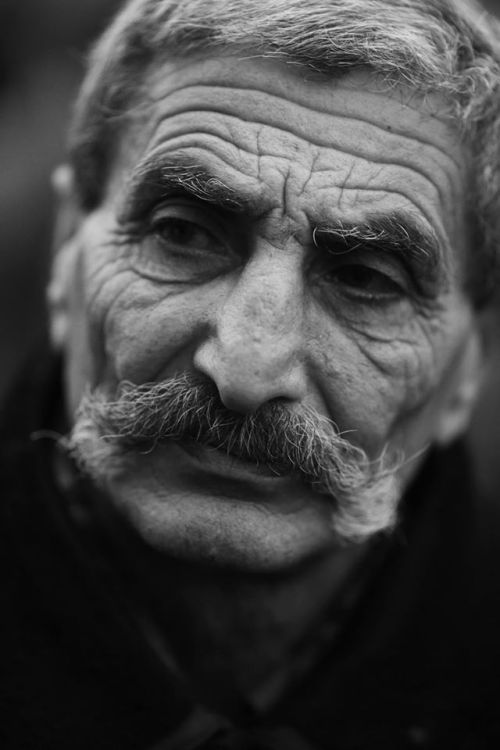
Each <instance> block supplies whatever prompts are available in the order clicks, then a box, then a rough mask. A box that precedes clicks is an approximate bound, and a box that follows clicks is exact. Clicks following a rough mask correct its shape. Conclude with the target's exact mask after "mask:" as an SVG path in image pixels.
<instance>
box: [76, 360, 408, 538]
mask: <svg viewBox="0 0 500 750" xmlns="http://www.w3.org/2000/svg"><path fill="white" fill-rule="evenodd" d="M343 434H346V433H340V431H339V430H338V428H337V427H336V425H335V423H334V422H332V421H331V420H329V419H327V418H326V417H324V416H322V415H320V414H319V413H318V412H317V411H315V410H314V409H312V408H310V407H308V406H304V405H299V406H294V407H293V408H292V407H290V406H289V405H287V404H285V402H283V401H280V400H274V401H272V402H269V403H267V404H264V405H263V406H261V407H260V408H259V409H258V410H257V411H256V412H254V413H252V414H241V413H239V412H235V411H231V410H229V409H227V408H226V407H225V406H224V404H223V403H222V401H221V399H220V397H219V393H218V391H217V388H216V386H215V384H214V383H212V381H210V380H209V379H208V378H206V377H204V376H202V375H198V374H196V373H182V374H179V375H176V376H174V377H172V378H169V379H168V380H164V381H162V382H155V383H144V384H140V385H136V384H133V383H129V382H126V381H125V382H122V383H121V384H120V385H119V386H118V388H117V390H116V392H115V393H114V394H113V395H112V396H111V397H110V396H109V395H107V394H106V393H105V392H104V391H102V390H100V389H96V390H94V391H89V392H87V393H86V394H85V395H84V397H83V399H82V401H81V404H80V407H79V409H78V412H77V415H76V421H75V425H74V428H73V430H72V432H71V434H70V435H69V437H67V438H65V440H64V447H65V448H66V449H67V450H68V451H69V453H70V454H71V455H72V457H73V458H74V459H75V460H76V462H77V464H78V465H79V466H80V468H81V469H82V470H83V471H84V473H87V474H90V476H91V477H92V478H93V479H95V480H96V481H98V482H100V481H102V479H103V475H105V473H106V470H107V468H109V466H108V467H107V464H109V463H110V462H111V461H112V460H115V461H116V458H117V457H119V458H122V459H124V460H125V458H126V455H127V452H129V451H131V450H142V451H152V450H154V448H155V447H156V446H157V445H158V444H161V443H165V442H167V441H170V440H174V441H181V442H186V441H194V442H196V443H198V444H199V445H201V446H204V447H207V448H210V449H214V450H218V451H222V452H224V453H226V454H227V455H229V456H234V457H237V458H239V459H242V460H245V461H249V462H252V463H254V464H256V465H261V466H265V467H266V468H268V469H270V470H271V471H272V472H274V473H275V474H277V475H279V476H283V475H290V474H295V475H298V476H300V478H301V479H302V480H303V481H304V482H305V483H306V484H308V485H310V486H311V487H312V488H313V489H314V490H315V491H316V492H318V493H320V494H323V495H328V496H330V498H331V499H332V506H333V507H332V524H333V526H334V528H335V531H336V532H337V533H338V535H339V536H341V537H342V538H344V539H346V540H348V541H362V540H364V539H366V538H367V537H368V536H371V535H372V534H374V533H376V532H379V531H381V530H387V529H390V528H392V527H393V525H394V523H395V517H396V506H397V502H398V500H399V495H400V490H399V485H398V482H397V479H396V469H397V466H396V465H393V466H391V465H390V464H389V462H388V460H387V456H386V455H385V454H382V456H380V457H379V458H378V459H377V460H375V461H372V460H370V459H369V457H368V455H367V454H366V452H365V451H364V450H363V449H362V448H360V447H359V446H356V445H354V444H353V443H351V442H350V441H349V440H347V439H346V438H345V437H343Z"/></svg>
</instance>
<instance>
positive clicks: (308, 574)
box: [157, 547, 365, 712]
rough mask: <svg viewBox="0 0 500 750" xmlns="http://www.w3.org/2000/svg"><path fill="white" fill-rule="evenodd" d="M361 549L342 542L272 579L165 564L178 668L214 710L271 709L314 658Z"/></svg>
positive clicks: (166, 613) (163, 609) (163, 585)
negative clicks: (330, 612) (331, 609)
mask: <svg viewBox="0 0 500 750" xmlns="http://www.w3.org/2000/svg"><path fill="white" fill-rule="evenodd" d="M364 554H365V549H364V548H361V547H351V548H344V549H341V550H340V551H339V550H336V551H335V553H331V554H330V555H329V556H325V557H323V558H322V559H320V560H315V561H313V562H310V563H309V564H308V565H307V566H304V568H303V569H301V570H300V571H298V572H297V571H295V572H294V573H289V574H288V575H273V576H272V577H271V576H263V575H259V576H250V575H243V574H237V573H228V572H227V571H215V570H210V571H207V570H206V568H205V567H203V568H202V569H197V568H196V566H189V567H188V566H184V565H179V564H178V563H177V562H176V563H173V562H171V563H170V564H168V565H166V566H165V567H164V569H163V570H162V571H161V573H160V581H159V588H158V589H157V590H159V591H160V592H166V593H164V595H163V594H162V593H160V596H161V604H160V605H159V609H160V617H161V621H162V622H163V623H167V624H166V627H165V630H166V636H167V639H168V641H169V644H170V647H171V649H172V651H173V653H174V654H175V657H176V661H177V665H178V668H179V669H180V671H181V673H182V674H183V675H184V677H185V678H186V679H187V680H188V681H189V682H190V683H191V685H193V686H195V691H196V692H197V694H198V695H199V696H200V698H201V699H202V700H203V701H204V702H206V703H208V704H209V705H210V706H211V707H212V708H214V709H216V710H219V711H223V712H224V711H227V710H231V709H232V708H233V707H234V708H235V710H237V705H236V704H237V703H238V702H240V703H243V702H245V703H247V704H248V703H250V704H252V705H253V706H254V707H255V708H266V707H267V705H269V704H270V703H272V702H273V701H274V700H275V699H277V698H278V697H279V694H280V693H281V691H282V690H283V689H284V688H285V687H287V686H288V684H289V683H290V682H293V680H294V678H297V677H298V676H300V674H301V672H302V671H303V669H306V668H307V666H308V664H309V663H310V662H311V661H312V660H314V657H315V655H316V654H317V650H318V647H319V646H320V644H321V643H322V639H324V637H325V636H327V633H325V632H322V625H323V624H324V619H325V611H326V609H327V608H328V607H329V606H330V605H331V604H332V600H333V601H334V600H335V597H338V596H339V594H340V592H341V590H342V588H343V585H344V583H345V582H346V581H347V580H348V579H349V577H350V574H351V573H352V572H353V571H354V570H355V569H356V567H357V563H358V561H359V560H360V558H361V557H362V556H363V555H364Z"/></svg>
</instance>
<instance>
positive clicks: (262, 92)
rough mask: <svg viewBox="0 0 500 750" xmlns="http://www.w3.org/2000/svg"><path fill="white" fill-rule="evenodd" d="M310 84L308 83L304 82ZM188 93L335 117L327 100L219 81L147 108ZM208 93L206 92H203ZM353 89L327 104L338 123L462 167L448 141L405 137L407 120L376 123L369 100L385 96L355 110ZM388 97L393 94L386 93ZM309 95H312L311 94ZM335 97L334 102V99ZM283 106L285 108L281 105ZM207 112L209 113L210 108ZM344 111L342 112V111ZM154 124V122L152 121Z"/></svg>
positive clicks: (179, 89)
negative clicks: (261, 100)
mask: <svg viewBox="0 0 500 750" xmlns="http://www.w3.org/2000/svg"><path fill="white" fill-rule="evenodd" d="M305 82H307V81H305ZM189 90H192V91H193V92H194V95H195V97H196V98H198V100H199V101H200V102H203V101H205V99H207V100H208V101H210V100H211V98H212V97H213V94H214V92H215V93H219V92H223V93H224V97H227V98H228V99H229V101H230V102H231V104H235V105H236V106H238V105H240V104H243V105H245V103H248V96H249V95H256V96H257V97H260V96H263V97H266V98H267V100H268V101H267V102H266V105H265V111H266V113H267V106H268V104H270V103H272V106H273V107H274V106H276V105H277V109H278V108H279V106H280V105H279V103H280V102H283V103H284V105H285V106H286V105H287V104H293V105H294V107H296V108H297V110H299V111H300V110H302V113H303V116H305V119H307V117H310V116H311V114H314V115H319V116H321V115H326V116H329V115H330V114H332V110H331V108H330V107H326V106H325V99H323V100H322V101H317V102H315V101H313V100H312V98H311V101H307V102H304V101H303V100H301V99H299V97H297V96H294V95H293V93H292V91H287V92H286V95H285V94H283V95H279V94H276V93H275V91H273V90H271V88H269V89H268V88H266V86H265V85H264V84H263V85H262V86H261V87H259V88H254V87H252V86H245V85H243V84H239V85H238V86H234V85H232V84H229V83H227V84H224V83H221V82H219V81H217V82H216V83H197V84H191V85H187V86H186V85H182V86H169V87H168V89H167V90H165V91H164V92H163V93H159V94H156V95H151V96H149V97H148V99H149V101H148V104H159V103H161V102H165V101H167V100H168V99H169V98H170V97H177V95H179V94H181V93H183V92H187V91H189ZM204 90H206V92H205V91H204ZM352 91H353V89H350V88H346V89H344V90H342V89H341V88H336V89H335V90H334V92H330V96H331V97H332V98H329V99H328V101H329V102H330V104H331V103H333V102H334V101H335V103H336V104H337V111H336V112H335V113H333V116H335V117H338V118H339V119H348V120H352V121H353V122H360V123H365V124H367V125H370V126H372V127H373V128H375V129H378V130H380V131H381V132H383V133H390V134H392V135H394V136H399V137H400V138H402V139H406V140H407V141H420V142H421V143H422V144H423V145H425V146H429V147H431V148H435V149H436V150H438V151H439V152H440V153H441V154H442V155H444V156H446V157H447V158H449V159H450V161H451V162H452V164H454V166H455V167H457V168H460V166H461V163H462V162H461V160H459V159H458V158H456V157H455V156H454V154H452V153H451V151H448V149H447V146H448V144H447V143H446V140H445V139H444V138H443V139H438V138H436V139H435V140H430V139H428V138H423V137H421V136H415V137H413V136H408V135H407V134H406V131H405V129H404V127H403V126H401V125H399V122H402V121H404V118H402V119H400V120H399V121H394V120H392V119H391V120H390V121H388V120H387V121H386V120H380V119H375V118H373V117H371V116H370V112H371V111H372V108H371V107H370V106H369V105H370V98H372V97H374V98H375V97H380V96H381V94H382V92H381V93H380V94H376V93H371V92H364V100H365V101H364V104H365V106H364V108H363V112H362V113H360V112H359V108H357V107H355V106H353V104H352V103H351V101H350V99H349V98H347V97H346V96H345V94H346V93H349V92H351V93H352ZM387 93H388V94H389V93H390V92H387ZM308 94H309V91H308ZM333 94H334V98H333ZM252 99H253V101H255V96H253V97H252ZM282 106H283V105H282ZM401 107H402V108H403V107H404V109H409V110H411V111H412V112H413V113H415V112H417V113H418V114H420V116H422V117H423V115H422V113H421V112H419V110H418V108H417V107H411V106H410V105H409V104H407V103H406V104H404V105H403V104H402V103H401ZM206 109H209V108H208V107H207V108H206ZM404 109H402V112H404ZM341 110H342V111H341ZM428 117H433V116H432V115H428ZM161 119H162V117H161V116H160V117H159V118H158V120H157V121H156V124H159V122H161ZM153 122H155V121H154V120H153Z"/></svg>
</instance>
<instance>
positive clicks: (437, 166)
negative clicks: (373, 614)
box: [65, 58, 474, 569]
mask: <svg viewBox="0 0 500 750" xmlns="http://www.w3.org/2000/svg"><path fill="white" fill-rule="evenodd" d="M145 90H147V91H148V95H149V98H150V102H148V103H147V106H145V107H143V108H138V116H137V119H136V121H135V122H133V124H132V125H131V126H130V127H129V129H128V132H127V133H126V134H125V136H124V137H123V139H122V142H121V144H120V149H119V157H118V158H117V160H116V163H115V166H114V170H113V172H112V175H111V178H110V181H109V185H108V186H107V191H106V197H105V199H104V201H103V202H102V205H101V206H100V207H99V208H98V209H97V210H95V211H93V212H92V213H91V214H90V215H88V216H85V217H84V218H83V219H82V221H81V222H80V226H79V229H78V232H77V233H76V235H75V237H74V238H73V239H72V242H71V244H70V247H71V249H72V251H73V253H74V258H75V260H76V262H75V263H74V264H73V266H72V272H71V274H70V279H69V281H67V282H65V284H66V296H67V298H68V300H69V304H70V309H69V312H68V316H69V332H68V334H67V336H66V341H65V349H66V355H67V381H68V401H69V406H70V409H71V411H73V410H74V409H75V408H76V406H77V405H78V402H79V400H80V398H81V396H82V393H83V390H84V388H85V385H86V384H90V385H91V387H97V386H102V387H103V388H104V389H105V390H106V391H107V392H108V393H110V394H111V393H113V391H114V389H115V388H116V386H117V384H118V383H119V382H121V381H124V380H127V381H132V382H133V383H139V384H140V383H146V382H158V381H162V380H165V379H167V378H169V377H172V376H174V375H178V374H180V373H195V374H201V375H204V376H206V377H207V378H208V379H209V380H210V381H212V382H213V383H214V384H215V386H216V388H217V390H218V393H219V395H220V398H221V400H222V402H223V404H224V405H225V406H226V407H227V408H228V409H230V410H233V411H236V412H240V413H242V414H248V413H253V412H255V411H256V410H257V409H258V408H259V407H262V406H264V405H266V404H268V403H270V402H273V403H275V402H276V401H278V402H279V403H281V404H283V405H284V406H286V408H288V409H290V410H292V411H293V410H294V409H299V408H302V407H307V408H311V409H314V410H315V411H316V412H318V413H319V414H320V415H322V416H324V417H327V418H328V419H331V420H333V421H334V422H335V424H336V425H337V426H338V428H339V430H340V431H342V432H344V431H345V433H346V434H345V437H347V438H348V439H349V441H350V442H352V443H353V444H355V445H357V446H359V447H361V448H362V449H363V450H364V451H366V453H367V454H368V456H369V457H370V458H372V459H374V460H375V459H376V458H378V456H379V455H380V454H381V453H382V452H383V451H384V450H388V452H389V453H391V452H394V451H403V452H404V453H405V455H406V456H407V457H412V456H414V455H415V454H417V453H418V452H419V451H422V449H424V448H425V447H426V446H427V445H428V444H430V443H432V442H433V441H435V440H436V439H438V438H439V437H442V435H443V434H445V433H446V420H447V419H448V418H449V413H450V410H452V408H453V406H452V405H453V404H454V403H455V402H456V401H457V399H458V396H456V394H457V392H458V391H459V390H460V387H461V379H462V373H463V369H464V368H463V362H464V359H465V358H466V357H465V355H466V352H467V350H468V347H469V344H470V341H471V336H472V332H473V326H474V323H473V318H472V313H471V308H470V305H469V303H468V302H467V301H466V299H465V297H464V295H463V293H462V291H461V287H462V282H463V279H462V267H463V265H464V263H463V258H464V253H465V236H466V227H465V224H464V218H463V217H464V214H465V210H464V184H465V177H466V175H465V166H464V158H463V152H462V148H461V147H460V145H459V143H458V139H456V138H455V137H454V136H453V133H452V131H451V130H450V129H449V126H448V125H447V124H446V123H445V119H444V114H443V116H442V118H441V119H440V118H439V117H437V116H436V112H437V111H439V109H438V108H437V107H436V104H435V102H433V103H430V104H429V103H428V104H426V105H425V106H424V104H423V102H422V100H421V99H419V98H418V97H415V96H413V97H412V96H410V95H409V94H408V92H405V91H404V90H400V91H394V90H392V91H388V90H384V88H383V86H381V85H380V84H378V85H377V83H376V82H375V80H374V79H373V78H370V77H369V76H368V74H362V73H356V74H349V75H346V76H344V77H342V78H340V79H339V80H338V81H335V82H334V81H331V80H329V81H327V80H324V79H321V80H320V79H319V78H318V77H315V76H313V75H312V74H310V73H307V72H304V71H303V70H302V69H299V68H296V67H293V66H290V65H289V66H285V65H284V64H281V63H278V62H270V61H262V60H260V61H258V60H252V59H247V60H238V59H236V58H231V59H229V58H225V59H224V58H221V59H212V60H208V61H207V60H202V61H193V60H191V61H183V62H176V63H173V62H169V63H166V64H164V65H162V66H161V67H159V68H158V69H157V71H156V72H155V74H154V75H153V76H152V77H151V78H150V80H149V82H148V85H147V87H145ZM441 111H442V110H441ZM458 400H460V399H458ZM410 473H411V472H410V471H409V470H407V471H406V474H405V472H403V474H404V475H405V477H406V478H405V480H404V481H407V475H409V474H410ZM108 488H109V490H110V492H111V495H112V497H113V498H114V500H115V502H116V504H117V505H118V506H119V507H120V508H122V509H123V510H124V512H125V513H126V514H127V515H128V516H129V517H130V518H131V519H132V522H133V523H134V524H135V526H136V527H137V528H138V529H139V531H140V532H141V533H142V534H143V535H144V536H145V537H146V539H147V540H148V541H149V542H150V543H152V544H153V545H154V546H156V547H158V548H161V549H165V550H168V551H170V552H173V553H174V554H179V555H181V556H186V557H189V558H194V559H202V560H207V559H210V560H216V561H219V562H222V563H230V564H235V565H238V566H242V567H245V568H249V569H255V568H259V569H263V568H264V569H276V568H282V567H284V566H287V565H292V564H294V563H296V562H300V561H301V560H304V559H307V558H309V557H310V556H311V555H315V554H316V553H318V552H325V551H328V550H330V549H332V548H334V547H335V544H336V540H335V535H334V533H333V532H332V529H331V524H330V522H329V519H330V513H331V503H332V500H331V498H327V497H324V496H322V495H320V494H318V493H317V492H315V491H314V489H313V488H310V487H306V485H304V484H302V483H301V482H298V481H297V480H296V478H295V477H291V476H286V475H285V476H274V475H272V474H270V473H269V472H268V471H266V470H265V469H262V468H261V467H258V466H255V465H250V464H248V463H247V462H244V461H240V460H238V459H235V458H234V457H232V456H228V455H226V454H224V453H222V452H220V451H213V450H207V449H199V450H195V451H193V450H189V451H188V450H186V449H185V447H183V446H182V445H179V444H177V443H176V442H175V441H170V442H167V443H165V444H163V445H160V446H158V447H157V448H155V449H154V450H152V451H150V452H147V453H140V452H136V453H135V454H134V455H133V456H130V460H129V461H128V462H127V463H126V464H125V468H123V470H122V471H121V472H119V473H118V474H117V475H116V476H114V477H113V479H112V480H111V479H110V480H109V482H108Z"/></svg>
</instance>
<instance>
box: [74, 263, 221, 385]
mask: <svg viewBox="0 0 500 750" xmlns="http://www.w3.org/2000/svg"><path fill="white" fill-rule="evenodd" d="M87 289H88V293H87V317H88V321H89V325H90V331H91V340H92V341H93V343H94V345H93V349H94V350H99V351H100V352H101V357H100V359H101V366H100V367H99V368H98V375H97V380H98V382H100V383H103V382H105V383H106V384H108V385H114V384H116V382H118V381H120V380H131V381H132V382H137V383H140V382H145V381H148V380H149V381H150V380H155V379H158V378H159V377H161V376H162V375H167V374H171V373H172V372H173V371H176V370H180V369H186V367H187V366H188V363H189V361H191V359H192V350H193V348H194V346H195V345H196V341H197V340H198V339H199V337H200V335H201V332H202V330H203V327H204V322H205V320H206V318H207V314H206V309H207V295H206V294H204V293H203V291H200V289H199V288H193V287H188V286H186V285H175V284H172V285H169V284H160V283H153V282H151V280H149V279H144V278H142V277H141V276H140V275H138V274H137V272H136V271H134V270H133V269H131V267H130V265H129V264H127V263H125V262H123V261H120V260H117V261H114V262H108V263H103V264H101V267H100V268H98V269H94V271H93V272H92V271H90V273H89V275H88V283H87ZM208 296H209V295H208Z"/></svg>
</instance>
